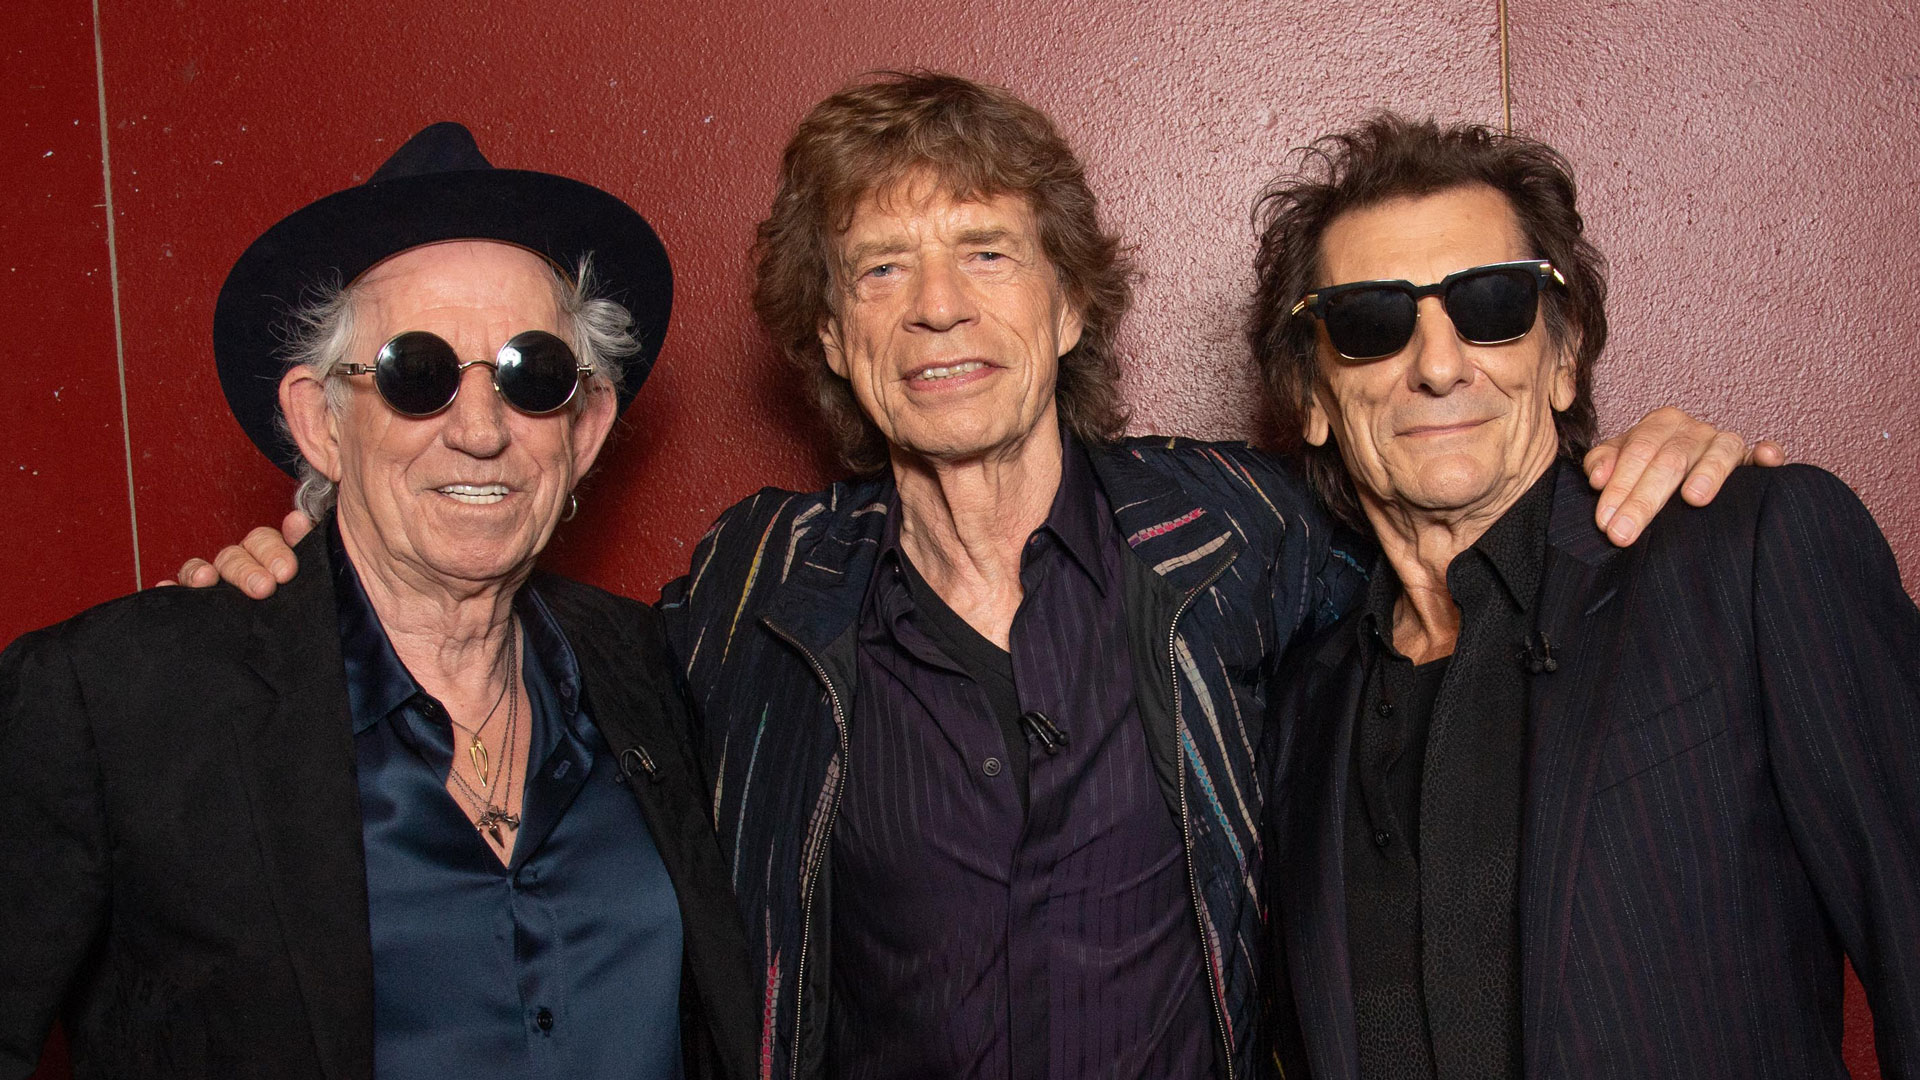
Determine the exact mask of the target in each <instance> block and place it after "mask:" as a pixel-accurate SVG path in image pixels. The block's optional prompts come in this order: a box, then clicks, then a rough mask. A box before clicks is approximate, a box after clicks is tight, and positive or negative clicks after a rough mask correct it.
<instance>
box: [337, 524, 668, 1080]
mask: <svg viewBox="0 0 1920 1080" xmlns="http://www.w3.org/2000/svg"><path fill="white" fill-rule="evenodd" d="M333 557H334V566H335V567H336V571H335V572H336V575H337V580H336V587H335V594H336V595H337V597H338V598H339V616H340V639H341V652H342V654H343V656H344V657H345V658H346V669H347V692H348V700H349V701H350V703H351V706H352V710H353V731H354V750H355V755H356V758H357V761H358V766H359V787H360V811H361V816H362V840H363V843H364V845H365V850H366V859H367V901H368V916H369V918H368V922H369V924H370V925H369V929H370V930H371V931H372V937H373V982H374V986H373V991H374V994H373V1000H374V1066H375V1072H376V1074H377V1075H378V1076H379V1077H381V1080H416V1078H418V1080H427V1078H434V1080H439V1078H442V1077H447V1076H460V1077H463V1078H468V1080H474V1078H482V1077H514V1078H528V1077H551V1078H554V1080H560V1078H568V1080H571V1078H575V1077H595V1078H597V1080H598V1078H614V1077H633V1078H644V1080H671V1078H675V1077H678V1076H679V1075H680V967H681V955H680V954H681V925H680V909H679V906H678V903H677V900H676V897H675V894H674V890H673V883H672V882H671V881H670V880H669V879H668V877H667V871H666V866H665V865H664V864H663V863H662V862H661V860H660V854H659V851H658V850H657V849H656V848H655V847H654V844H653V839H652V836H651V835H650V833H649V832H648V830H647V826H646V822H645V821H644V820H643V819H642V817H641V814H640V807H639V805H638V804H637V803H636V802H635V801H634V798H633V795H632V794H631V793H629V792H628V791H627V790H626V788H625V787H624V786H623V785H622V784H621V783H620V780H619V772H618V768H617V767H616V764H615V762H614V759H613V755H612V754H611V753H610V752H609V751H608V749H607V746H606V744H605V743H604V742H603V741H602V740H601V737H600V733H599V730H598V729H597V728H595V727H594V724H593V720H592V719H591V717H589V716H588V710H587V708H586V706H585V704H584V703H583V701H582V693H581V686H580V673H579V670H578V667H577V665H576V663H575V660H574V655H573V650H572V649H571V648H570V647H569V646H568V645H567V642H566V639H565V638H564V637H563V636H562V635H561V632H560V628H559V626H558V625H557V624H556V623H555V622H554V620H553V617H552V615H551V614H550V613H549V612H548V610H547V607H546V605H545V604H544V603H543V602H542V601H541V600H540V597H539V595H538V593H537V592H536V591H535V590H534V589H533V588H532V587H527V588H523V589H522V590H521V591H520V594H519V596H518V597H517V598H516V599H515V601H514V610H515V613H516V614H517V615H518V616H519V620H520V626H521V629H522V631H523V633H522V635H521V636H522V646H521V662H522V664H521V666H522V670H523V671H524V672H525V680H526V686H527V690H528V694H529V696H530V698H531V700H532V702H533V715H532V716H531V717H530V718H523V721H522V722H526V721H527V720H528V719H530V720H531V723H532V725H533V750H532V753H531V754H530V755H529V761H530V762H531V763H534V764H536V765H537V768H533V769H530V770H529V772H528V774H527V777H526V787H525V794H524V796H523V805H522V808H521V817H522V825H521V829H520V835H519V837H518V840H517V841H516V843H515V846H514V852H513V859H512V861H511V862H510V863H508V864H506V865H502V864H501V862H500V860H499V859H498V858H497V857H496V856H495V855H494V854H493V852H492V850H491V849H490V848H489V847H488V845H487V842H486V841H485V840H484V839H482V838H481V836H480V835H479V834H478V833H477V832H476V831H475V830H474V827H473V825H472V823H471V822H469V821H468V820H467V817H466V815H465V814H464V813H463V812H462V811H461V809H460V807H459V806H458V805H457V804H456V803H455V802H454V800H453V797H452V796H451V795H449V794H448V793H447V789H446V782H447V772H448V769H449V768H450V766H451V763H452V758H453V747H454V736H455V733H454V731H453V729H452V728H451V726H450V725H449V723H448V721H447V718H446V712H445V710H444V708H443V707H442V706H441V705H440V703H439V702H438V701H435V700H434V699H433V698H432V697H431V696H429V695H428V694H427V693H426V692H425V691H423V690H421V688H420V685H419V683H417V682H415V681H414V678H413V676H412V675H411V674H409V673H408V672H407V669H406V668H405V666H403V665H402V664H401V663H400V660H399V657H397V656H396V655H395V654H394V651H393V646H392V644H391V643H390V642H389V641H388V640H387V635H386V632H385V631H384V630H383V629H382V628H381V626H380V621H379V619H378V617H377V616H376V615H375V614H374V611H373V607H372V605H371V604H370V603H369V602H368V601H367V598H366V593H365V592H364V590H363V589H362V588H361V586H360V582H359V578H358V576H357V575H356V574H355V573H354V570H353V567H352V565H351V564H350V563H349V562H348V560H347V557H346V553H345V551H344V550H343V549H342V548H341V546H340V543H339V540H338V535H337V533H336V534H335V537H334V551H333ZM499 722H500V721H499V720H496V721H495V723H499Z"/></svg>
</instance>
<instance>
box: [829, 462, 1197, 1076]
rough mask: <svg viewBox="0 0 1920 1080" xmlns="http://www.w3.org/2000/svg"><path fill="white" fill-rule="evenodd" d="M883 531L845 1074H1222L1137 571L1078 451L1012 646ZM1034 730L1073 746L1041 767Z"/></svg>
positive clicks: (839, 878)
mask: <svg viewBox="0 0 1920 1080" xmlns="http://www.w3.org/2000/svg"><path fill="white" fill-rule="evenodd" d="M889 520H890V521H892V522H896V523H897V521H898V515H897V514H894V515H890V517H889ZM890 530H891V531H890V532H889V533H888V534H887V536H886V537H885V539H884V547H883V549H882V557H881V558H880V559H879V561H878V564H877V567H876V570H875V575H874V578H873V580H872V583H871V585H870V587H869V590H868V596H867V603H866V607H865V609H864V613H863V615H862V618H861V622H860V624H859V627H858V634H859V648H858V656H857V664H858V679H859V686H860V692H859V694H858V695H857V696H856V699H855V705H854V710H853V715H852V717H851V722H850V724H849V738H850V741H851V746H850V752H849V758H848V761H849V766H848V772H847V781H846V791H845V795H844V799H843V802H842V805H841V810H840V817H839V822H838V825H837V827H836V829H835V831H834V835H833V848H832V857H833V873H832V883H833V894H832V918H833V934H832V940H833V959H832V963H833V979H832V994H833V998H832V1002H831V1007H830V1009H829V1014H828V1015H829V1019H828V1047H829V1048H828V1055H829V1058H828V1065H829V1069H830V1070H831V1072H832V1074H833V1075H835V1076H837V1077H843V1078H847V1080H870V1078H882V1077H886V1078H892V1077H899V1078H906V1077H927V1076H940V1077H991V1078H995V1080H999V1078H1003V1077H1022V1078H1026V1077H1034V1078H1038V1077H1057V1078H1062V1080H1065V1078H1079V1077H1087V1076H1101V1077H1141V1078H1153V1080H1180V1078H1187V1077H1200V1076H1205V1075H1208V1074H1209V1073H1210V1071H1211V1069H1212V1064H1213V1059H1214V1052H1213V1049H1212V1045H1211V1032H1210V1026H1209V1025H1210V1017H1209V1011H1208V1006H1207V1002H1206V996H1205V986H1204V980H1203V978H1202V971H1201V949H1200V942H1199V940H1198V939H1197V938H1196V936H1195V934H1194V927H1193V919H1194V914H1193V906H1192V899H1191V897H1190V895H1189V890H1188V887H1187V881H1186V870H1185V861H1184V853H1183V850H1182V847H1181V841H1180V832H1179V829H1178V827H1177V825H1176V823H1175V821H1174V819H1173V816H1172V815H1171V814H1170V813H1169V812H1168V809H1167V804H1166V801H1165V799H1164V798H1163V797H1162V795H1161V791H1160V785H1159V783H1158V780H1157V779H1156V776H1155V774H1154V771H1153V768H1152V765H1151V763H1150V760H1149V758H1148V751H1147V745H1146V737H1145V731H1144V728H1143V725H1142V722H1141V719H1140V715H1139V712H1138V710H1137V708H1136V707H1135V703H1134V700H1133V689H1132V688H1133V686H1134V685H1135V684H1134V679H1133V670H1132V659H1131V655H1130V653H1129V650H1128V643H1127V629H1126V618H1125V613H1124V610H1123V600H1124V598H1123V595H1122V594H1123V585H1122V564H1121V562H1120V560H1121V559H1123V558H1126V557H1128V556H1127V554H1126V552H1125V549H1124V547H1123V546H1122V540H1121V537H1120V536H1119V534H1118V533H1117V531H1116V530H1115V527H1114V524H1113V517H1112V512H1111V509H1110V508H1109V506H1108V505H1107V501H1106V498H1105V496H1104V495H1103V494H1102V493H1101V491H1100V488H1099V484H1098V481H1097V480H1096V479H1095V477H1094V475H1093V471H1092V468H1091V465H1090V463H1089V462H1088V461H1087V458H1086V455H1085V453H1084V452H1083V451H1082V450H1080V449H1079V448H1078V447H1077V446H1074V445H1071V444H1070V445H1069V446H1068V448H1067V456H1066V464H1065V469H1064V475H1063V477H1062V480H1061V485H1060V490H1059V492H1058V494H1057V495H1056V497H1055V500H1054V504H1053V507H1052V510H1051V512H1050V513H1049V516H1048V518H1047V521H1046V523H1045V524H1044V525H1043V526H1042V527H1041V528H1039V529H1037V530H1035V531H1034V533H1033V534H1032V536H1031V537H1030V538H1029V540H1028V543H1027V548H1026V551H1025V554H1024V560H1023V564H1022V569H1021V582H1022V585H1023V586H1024V589H1025V597H1024V599H1023V601H1022V603H1021V606H1020V609H1019V611H1018V613H1017V614H1016V615H1015V618H1014V623H1013V629H1012V635H1011V644H1012V649H1011V651H1010V652H1008V651H1003V650H1000V649H998V648H997V647H995V646H994V645H993V644H992V643H991V642H988V641H986V640H985V639H984V638H982V637H981V636H980V635H979V634H977V633H975V632H974V631H973V630H972V629H971V628H970V627H968V626H967V624H966V623H965V622H964V620H961V619H960V618H959V617H958V616H957V615H955V614H954V613H953V612H951V611H950V610H948V609H947V608H946V606H945V605H944V604H943V603H942V602H941V601H940V599H939V597H938V595H936V594H935V593H934V592H933V591H932V590H931V589H929V588H926V587H925V585H924V583H923V582H921V581H920V580H919V579H918V575H917V574H915V573H914V572H913V568H912V566H911V564H910V563H909V562H908V560H907V558H906V554H905V552H904V551H903V550H901V548H900V546H899V538H898V531H897V524H895V525H892V526H890ZM1034 714H1038V715H1040V716H1044V717H1045V719H1046V721H1047V722H1048V723H1050V724H1052V725H1054V727H1055V728H1056V729H1058V730H1059V731H1061V732H1064V734H1065V736H1066V738H1065V743H1064V745H1057V746H1056V749H1055V750H1054V751H1053V752H1051V753H1050V752H1048V750H1047V749H1046V746H1045V743H1044V742H1043V741H1042V740H1041V739H1039V737H1038V734H1037V731H1036V728H1035V724H1036V723H1037V721H1036V720H1034V719H1033V716H1034ZM1022 717H1027V718H1028V719H1026V720H1022V719H1021V718H1022ZM1023 773H1024V774H1025V777H1026V779H1025V783H1024V785H1023V784H1022V782H1021V776H1022V774H1023ZM1023 786H1024V787H1025V789H1026V791H1025V794H1024V797H1023V793H1022V791H1021V788H1022V787H1023Z"/></svg>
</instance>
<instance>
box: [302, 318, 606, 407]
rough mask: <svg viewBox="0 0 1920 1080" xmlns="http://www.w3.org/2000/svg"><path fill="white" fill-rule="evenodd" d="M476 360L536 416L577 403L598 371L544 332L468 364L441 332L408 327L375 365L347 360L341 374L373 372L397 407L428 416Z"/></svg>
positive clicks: (512, 400) (449, 400) (446, 401)
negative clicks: (578, 394) (580, 392)
mask: <svg viewBox="0 0 1920 1080" xmlns="http://www.w3.org/2000/svg"><path fill="white" fill-rule="evenodd" d="M475 364H484V365H486V366H487V367H490V368H492V369H493V388H494V389H495V390H498V391H499V392H500V396H501V397H503V398H506V399H507V404H509V405H511V406H513V407H514V408H516V409H519V410H520V411H521V412H523V413H528V414H530V415H533V416H540V415H543V414H545V413H550V412H553V411H554V410H555V409H558V408H560V407H561V406H563V405H565V404H566V403H567V402H569V401H572V400H573V395H574V392H575V391H576V390H578V389H579V387H580V379H581V378H582V377H583V376H585V375H588V374H591V373H592V371H593V369H592V368H591V367H589V366H587V365H586V364H582V363H580V362H579V360H577V359H576V358H575V357H574V355H573V349H572V348H570V347H569V346H568V345H567V343H566V342H564V341H562V340H560V339H559V338H557V337H555V336H553V335H552V334H549V333H547V332H546V331H545V330H527V331H523V332H521V333H518V334H515V335H513V337H511V338H508V339H507V343H506V344H505V345H502V346H500V352H499V354H498V355H496V356H495V357H494V358H493V359H492V360H470V361H468V362H466V363H464V364H463V363H461V362H460V357H459V355H458V354H457V353H455V352H454V351H453V346H452V345H449V344H447V342H446V339H444V338H442V337H440V336H439V335H438V334H431V333H428V332H427V331H425V330H408V331H406V332H405V333H402V334H396V335H394V337H393V338H392V339H390V340H389V341H388V342H387V343H386V344H385V345H382V346H380V355H379V356H378V357H376V358H375V360H374V362H373V363H371V364H342V365H340V367H339V368H337V369H336V373H338V374H342V375H372V376H373V385H374V387H375V388H376V389H378V390H379V391H380V397H381V398H382V399H383V400H384V401H386V403H387V404H388V405H390V406H392V408H393V411H395V412H397V413H400V414H402V415H404V416H412V417H423V416H432V415H433V414H434V413H437V412H439V411H440V410H441V409H444V408H446V407H447V406H449V405H451V404H453V398H454V395H456V394H458V393H459V392H460V383H461V377H462V376H464V375H465V374H466V373H467V369H468V368H470V367H472V366H474V365H475Z"/></svg>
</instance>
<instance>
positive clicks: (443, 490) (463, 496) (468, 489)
mask: <svg viewBox="0 0 1920 1080" xmlns="http://www.w3.org/2000/svg"><path fill="white" fill-rule="evenodd" d="M434 490H435V491H438V492H439V493H440V494H442V495H445V496H446V497H447V498H449V499H452V500H453V501H455V502H462V503H466V504H467V505H468V506H487V505H489V504H492V503H497V502H499V501H500V500H502V499H504V498H506V497H507V485H505V484H448V485H446V486H445V487H437V488H434Z"/></svg>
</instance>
